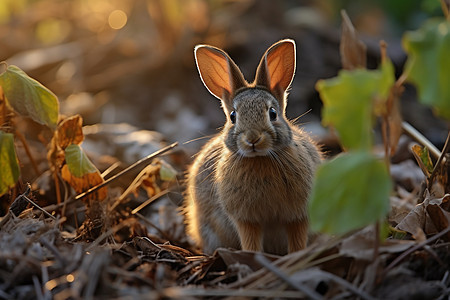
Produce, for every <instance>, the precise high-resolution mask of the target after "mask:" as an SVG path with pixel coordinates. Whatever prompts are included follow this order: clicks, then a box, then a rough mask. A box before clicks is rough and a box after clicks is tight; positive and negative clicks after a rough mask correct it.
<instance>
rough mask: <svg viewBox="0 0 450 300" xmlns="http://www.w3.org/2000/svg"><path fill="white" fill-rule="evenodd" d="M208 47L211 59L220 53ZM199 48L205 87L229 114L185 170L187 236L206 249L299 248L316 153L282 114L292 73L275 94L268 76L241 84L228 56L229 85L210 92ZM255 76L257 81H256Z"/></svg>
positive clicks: (305, 225) (280, 250) (272, 250)
mask: <svg viewBox="0 0 450 300" xmlns="http://www.w3.org/2000/svg"><path fill="white" fill-rule="evenodd" d="M280 43H282V42H280ZM284 43H293V42H291V41H284ZM275 45H277V44H275ZM275 45H274V46H275ZM272 48H273V46H272ZM272 48H271V49H272ZM294 49H295V48H294ZM208 50H212V52H211V53H209V52H208V53H209V54H211V55H212V56H214V55H216V51H221V50H218V49H216V48H212V47H211V48H208ZM288 50H289V49H288ZM269 51H270V49H269V50H268V52H266V55H265V57H263V60H262V61H264V59H267V56H268V54H270V52H269ZM197 52H198V50H197V51H196V55H197V56H196V58H197V64H198V67H199V70H200V73H201V76H202V79H203V81H204V83H205V85H206V86H207V87H208V89H209V90H210V91H211V92H212V93H213V94H214V95H216V94H219V95H222V101H223V104H224V111H225V112H226V113H228V114H231V115H233V114H234V117H230V119H229V120H228V122H227V123H226V124H225V126H224V129H223V130H222V132H221V133H220V134H218V135H217V136H216V137H214V138H213V139H211V140H210V141H209V142H208V143H207V144H206V145H205V146H204V147H203V149H202V150H201V151H200V153H199V154H198V156H197V158H196V159H195V161H194V163H193V165H192V166H191V168H190V170H189V172H188V176H187V185H188V186H187V192H186V193H187V195H186V198H187V199H186V218H187V226H188V233H189V234H190V236H191V237H192V238H193V239H194V240H195V241H196V242H197V243H198V244H199V245H201V246H202V247H203V249H204V251H205V252H206V253H212V252H213V251H214V250H215V249H216V248H218V247H231V248H237V249H239V248H243V249H245V250H254V251H266V252H269V253H275V254H285V253H286V252H288V251H289V252H292V251H296V250H299V249H302V248H304V247H305V244H306V239H307V231H308V216H307V198H308V195H309V192H310V190H311V185H312V178H313V174H314V171H315V168H316V166H317V165H318V163H319V162H320V153H319V151H318V150H317V147H316V146H315V144H314V143H313V142H311V140H310V139H309V138H308V136H307V135H305V134H304V133H303V132H302V131H301V130H300V129H298V128H296V127H295V126H293V125H292V124H290V123H289V121H287V120H286V118H285V116H284V108H285V91H286V89H287V87H288V86H289V84H290V81H291V80H292V76H293V72H291V74H290V75H289V74H288V76H291V77H290V78H289V80H288V81H289V82H288V83H287V84H286V83H284V85H285V86H284V87H282V93H277V91H274V90H271V89H270V86H271V85H270V81H269V82H268V83H267V82H264V80H263V79H259V81H260V82H258V79H257V80H256V81H255V83H254V84H253V85H249V84H246V82H245V81H240V80H241V78H240V77H242V74H240V72H239V73H236V72H237V71H236V70H233V69H234V68H237V67H236V66H235V65H234V63H232V61H231V59H229V58H228V56H226V57H225V58H226V59H228V60H229V61H228V62H227V63H228V64H229V66H228V68H229V69H231V71H230V70H229V71H228V73H229V74H230V78H231V80H230V82H231V84H230V85H231V88H230V91H228V90H226V91H221V90H218V91H219V92H220V91H221V92H222V93H221V94H220V93H214V92H213V91H212V90H214V88H215V87H214V86H212V83H209V85H208V82H207V81H208V78H205V77H206V76H210V73H207V72H210V70H206V71H205V69H204V68H202V66H201V65H200V63H206V62H210V61H209V60H206V62H205V61H200V60H201V56H200V55H201V54H198V53H197ZM219 53H220V54H221V55H223V54H222V53H221V52H219ZM223 53H224V52H223ZM225 55H226V54H225ZM199 57H200V59H199ZM294 58H295V56H294ZM213 59H217V57H215V56H214V58H213ZM212 64H214V62H212ZM206 67H207V65H206ZM294 68H295V60H294ZM213 69H214V70H216V69H217V68H213ZM260 69H261V64H260V67H258V71H259V72H262V71H260ZM237 70H238V69H237ZM202 71H203V72H202ZM214 72H215V71H213V75H214ZM275 75H276V74H272V75H271V76H272V77H274V76H275ZM211 76H212V75H211ZM259 76H262V75H259ZM219 77H220V76H219ZM257 78H258V74H257ZM242 80H243V77H242ZM236 81H237V82H236ZM261 81H262V82H263V83H264V84H263V85H259V83H261ZM285 81H286V80H285ZM268 87H269V88H268ZM225 88H226V87H225ZM278 92H279V91H278ZM227 93H229V95H228V96H227V95H226V94H227ZM280 94H281V95H280ZM216 96H217V95H216ZM224 98H225V100H224ZM278 112H279V113H278Z"/></svg>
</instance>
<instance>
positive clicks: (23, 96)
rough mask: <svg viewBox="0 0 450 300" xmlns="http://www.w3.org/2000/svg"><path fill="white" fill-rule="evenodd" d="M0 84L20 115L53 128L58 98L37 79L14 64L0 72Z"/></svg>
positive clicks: (55, 120)
mask: <svg viewBox="0 0 450 300" xmlns="http://www.w3.org/2000/svg"><path fill="white" fill-rule="evenodd" d="M0 86H1V87H2V88H3V92H4V94H5V96H6V100H7V102H8V104H9V105H10V106H11V107H12V108H13V109H14V110H15V111H16V112H17V113H18V114H20V115H23V116H28V117H31V118H32V119H33V120H34V121H36V122H38V123H40V124H44V125H47V126H49V127H50V128H53V129H55V128H56V125H57V122H58V114H59V103H58V98H57V97H56V96H55V94H53V93H52V92H51V91H50V90H49V89H47V88H46V87H45V86H43V85H42V84H41V83H39V82H38V81H36V80H34V79H33V78H31V77H29V76H28V75H27V74H26V73H25V72H23V71H22V70H21V69H19V68H18V67H16V66H8V68H7V69H6V71H5V72H3V73H2V74H0Z"/></svg>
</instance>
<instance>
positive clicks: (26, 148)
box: [14, 130, 41, 176]
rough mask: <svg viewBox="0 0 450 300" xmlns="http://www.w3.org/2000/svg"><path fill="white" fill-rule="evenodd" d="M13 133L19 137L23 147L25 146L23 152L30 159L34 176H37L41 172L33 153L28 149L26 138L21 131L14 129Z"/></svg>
mask: <svg viewBox="0 0 450 300" xmlns="http://www.w3.org/2000/svg"><path fill="white" fill-rule="evenodd" d="M14 134H15V135H16V136H17V137H18V138H19V140H20V141H21V142H22V145H23V147H24V148H25V152H26V153H27V155H28V158H29V159H30V162H31V165H32V166H33V169H34V172H35V173H36V176H39V175H40V174H41V172H39V168H38V165H37V163H36V161H35V160H34V158H33V155H32V154H31V151H30V147H28V143H27V140H26V139H25V137H24V136H23V134H22V133H20V131H18V130H16V131H15V132H14Z"/></svg>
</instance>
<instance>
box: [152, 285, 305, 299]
mask: <svg viewBox="0 0 450 300" xmlns="http://www.w3.org/2000/svg"><path fill="white" fill-rule="evenodd" d="M161 292H162V294H161V293H160V292H155V293H154V294H153V295H152V294H150V295H147V296H148V297H149V298H151V299H153V298H155V299H156V298H165V297H167V298H178V299H186V297H257V298H292V299H299V298H300V296H302V294H300V292H298V291H273V290H250V289H204V288H190V287H169V288H166V289H164V290H162V291H161Z"/></svg>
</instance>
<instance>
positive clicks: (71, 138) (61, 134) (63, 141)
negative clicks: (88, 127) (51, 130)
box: [55, 115, 84, 150]
mask: <svg viewBox="0 0 450 300" xmlns="http://www.w3.org/2000/svg"><path fill="white" fill-rule="evenodd" d="M82 125H83V119H82V118H81V116H80V115H74V116H71V117H69V118H66V119H64V120H63V121H62V122H61V123H60V124H59V125H58V129H57V130H56V133H55V136H56V139H57V143H58V146H59V147H61V149H63V150H64V149H66V148H67V146H69V145H71V144H75V145H79V144H81V142H83V139H84V136H83V130H82Z"/></svg>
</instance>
